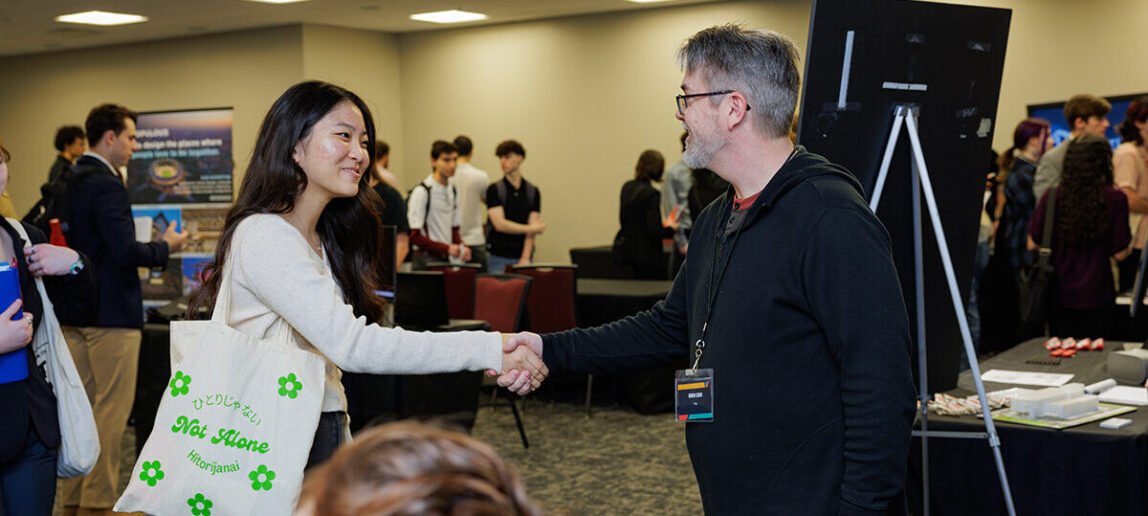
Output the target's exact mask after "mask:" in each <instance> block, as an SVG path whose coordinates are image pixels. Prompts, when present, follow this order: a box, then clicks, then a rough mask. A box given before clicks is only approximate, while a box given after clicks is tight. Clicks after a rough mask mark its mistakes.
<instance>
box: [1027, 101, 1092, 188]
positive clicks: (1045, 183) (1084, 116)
mask: <svg viewBox="0 0 1148 516" xmlns="http://www.w3.org/2000/svg"><path fill="white" fill-rule="evenodd" d="M1111 110H1112V104H1110V103H1108V101H1107V100H1104V99H1103V98H1100V97H1097V96H1096V95H1089V94H1087V93H1081V94H1079V95H1073V96H1072V98H1070V99H1068V101H1067V102H1065V103H1064V120H1065V121H1066V122H1068V127H1069V128H1070V131H1071V132H1070V133H1069V135H1068V138H1067V139H1066V140H1064V141H1063V142H1061V143H1060V145H1057V146H1056V147H1053V148H1052V149H1049V150H1048V151H1047V152H1045V153H1044V156H1041V158H1040V164H1039V165H1037V167H1036V175H1035V176H1034V177H1033V183H1032V195H1033V196H1034V197H1035V198H1037V199H1040V198H1041V197H1042V196H1044V192H1047V191H1048V189H1049V187H1052V186H1056V185H1057V184H1058V183H1060V170H1061V167H1062V166H1063V164H1064V152H1065V151H1066V150H1067V149H1068V140H1071V139H1072V138H1075V137H1077V136H1080V135H1082V134H1095V135H1097V136H1104V132H1105V131H1106V130H1107V129H1108V125H1109V123H1108V118H1107V117H1108V112H1109V111H1111Z"/></svg>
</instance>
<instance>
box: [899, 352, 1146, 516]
mask: <svg viewBox="0 0 1148 516" xmlns="http://www.w3.org/2000/svg"><path fill="white" fill-rule="evenodd" d="M1043 343H1044V339H1043V338H1038V339H1032V340H1028V341H1025V342H1023V343H1021V344H1019V345H1017V346H1015V347H1013V348H1012V349H1009V350H1007V351H1004V352H1002V353H1000V354H999V355H997V356H994V357H992V358H990V359H988V360H985V361H983V362H981V364H980V367H981V372H982V373H984V372H986V371H988V370H991V369H1007V370H1019V371H1031V372H1041V373H1071V374H1073V375H1074V376H1073V378H1072V380H1071V382H1073V383H1084V384H1085V385H1088V384H1090V383H1094V382H1098V381H1100V380H1104V379H1106V378H1109V377H1110V375H1109V374H1108V372H1107V367H1106V364H1107V360H1108V354H1109V353H1111V352H1113V351H1120V350H1122V349H1123V347H1122V343H1121V342H1108V343H1106V345H1105V349H1104V350H1103V351H1080V352H1077V354H1076V355H1075V356H1074V357H1072V358H1066V359H1061V361H1060V364H1059V365H1036V364H1029V363H1026V361H1027V360H1029V359H1033V358H1048V357H1049V353H1048V351H1047V350H1045V349H1044V347H1043ZM957 385H958V388H957V389H954V390H952V391H949V392H948V394H951V395H954V396H961V397H963V396H967V395H970V394H975V392H976V391H975V390H974V389H975V386H974V384H973V380H972V375H971V374H970V372H969V371H965V372H963V373H961V376H960V378H959V379H958V383H957ZM1010 387H1024V388H1030V389H1032V388H1036V389H1039V388H1040V387H1032V386H1025V385H1019V386H1018V385H1007V384H1000V383H993V382H985V391H986V392H992V391H996V390H1002V389H1007V388H1010ZM1119 417H1122V418H1127V419H1131V420H1132V424H1131V425H1130V426H1127V427H1124V428H1122V429H1119V430H1109V429H1104V428H1100V422H1099V421H1097V422H1093V423H1088V424H1085V425H1081V426H1076V427H1072V428H1066V429H1064V430H1053V429H1047V428H1038V427H1033V426H1025V425H1018V424H1013V423H1007V422H1001V421H997V422H996V428H997V435H998V436H999V437H1000V440H1001V454H1002V456H1003V458H1004V465H1005V472H1006V474H1007V475H1008V479H1009V483H1010V485H1011V487H1012V496H1013V501H1014V504H1015V506H1016V510H1017V514H1018V515H1037V514H1039V515H1061V514H1063V515H1073V516H1088V515H1112V514H1138V515H1139V514H1148V489H1146V488H1145V486H1148V410H1144V409H1143V408H1138V409H1137V410H1136V411H1134V412H1130V413H1127V414H1123V415H1121V416H1119ZM916 427H917V428H918V429H919V428H920V420H919V419H918V421H917V425H916ZM929 430H942V431H952V430H961V431H980V432H983V431H984V423H983V422H982V421H981V420H980V419H979V418H977V417H974V416H961V417H948V416H939V415H934V414H930V415H929ZM920 470H921V443H920V439H919V438H916V437H915V438H914V439H913V448H912V450H911V454H910V470H909V479H908V481H907V486H906V488H907V491H908V493H909V499H910V507H913V508H914V509H915V510H914V513H916V514H921V511H920V507H921V477H920ZM929 478H930V484H931V486H932V489H931V490H930V498H931V503H930V505H931V506H932V514H934V515H937V516H944V515H968V514H976V515H978V516H989V515H995V514H1005V513H1006V512H1005V505H1004V497H1003V495H1002V493H1001V486H1000V481H999V480H998V477H997V471H996V465H995V463H994V460H993V455H992V450H991V449H990V448H989V446H988V443H987V442H986V441H985V440H983V439H942V438H935V437H934V438H930V439H929Z"/></svg>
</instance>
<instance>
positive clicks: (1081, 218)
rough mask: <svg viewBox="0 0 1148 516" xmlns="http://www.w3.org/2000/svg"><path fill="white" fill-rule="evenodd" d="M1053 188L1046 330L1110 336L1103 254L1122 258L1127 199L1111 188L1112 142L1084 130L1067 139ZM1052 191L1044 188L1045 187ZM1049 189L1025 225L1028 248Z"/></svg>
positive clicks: (1109, 285)
mask: <svg viewBox="0 0 1148 516" xmlns="http://www.w3.org/2000/svg"><path fill="white" fill-rule="evenodd" d="M1054 188H1056V200H1055V201H1054V202H1055V207H1054V210H1053V211H1054V213H1055V215H1054V217H1055V218H1054V220H1053V229H1052V243H1051V246H1050V247H1051V248H1052V263H1053V265H1054V267H1055V268H1056V280H1057V284H1056V287H1057V289H1056V290H1057V292H1056V299H1055V302H1054V303H1053V306H1052V310H1051V312H1050V315H1049V318H1048V319H1049V331H1050V332H1051V333H1052V335H1054V336H1058V337H1075V338H1078V339H1079V338H1085V337H1088V338H1096V337H1111V333H1112V326H1113V316H1114V315H1115V312H1114V306H1115V302H1116V288H1115V286H1114V283H1113V278H1112V266H1111V265H1110V262H1109V257H1112V258H1115V259H1116V260H1118V261H1119V260H1123V259H1125V258H1127V257H1128V243H1129V242H1130V241H1131V240H1132V235H1131V233H1130V232H1129V230H1128V200H1127V199H1126V198H1125V197H1124V194H1123V193H1121V192H1120V190H1117V189H1116V188H1113V187H1112V147H1111V145H1109V143H1108V140H1106V139H1104V138H1103V137H1101V136H1096V135H1093V134H1086V135H1082V136H1078V137H1077V138H1076V139H1074V140H1072V141H1071V142H1070V143H1069V146H1068V149H1067V151H1066V152H1065V155H1064V171H1063V172H1062V175H1061V179H1060V185H1059V186H1058V187H1054ZM1051 191H1052V190H1051V189H1050V192H1051ZM1048 199H1049V193H1048V192H1046V193H1045V194H1044V196H1043V197H1041V199H1040V202H1039V203H1038V204H1037V206H1036V211H1034V212H1033V215H1032V221H1031V222H1029V225H1028V234H1029V240H1028V248H1029V250H1035V249H1038V248H1039V247H1040V246H1039V245H1038V242H1040V241H1041V240H1042V238H1043V235H1044V217H1045V212H1046V210H1047V205H1048Z"/></svg>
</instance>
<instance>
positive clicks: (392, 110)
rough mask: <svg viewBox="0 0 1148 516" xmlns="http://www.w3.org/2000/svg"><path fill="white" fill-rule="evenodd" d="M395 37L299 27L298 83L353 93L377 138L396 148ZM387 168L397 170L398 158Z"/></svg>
mask: <svg viewBox="0 0 1148 516" xmlns="http://www.w3.org/2000/svg"><path fill="white" fill-rule="evenodd" d="M399 76H400V73H399V44H398V36H395V35H393V34H384V33H380V32H372V31H365V30H353V29H342V28H338V27H327V26H322V25H304V26H303V77H302V78H303V79H318V80H323V81H328V82H332V83H335V84H338V85H341V86H345V87H347V88H349V89H350V90H351V91H354V92H355V93H356V94H358V95H359V96H360V97H362V98H363V100H364V101H365V102H366V103H367V106H368V107H370V108H371V114H372V115H374V118H375V131H376V133H377V137H378V138H381V139H383V140H386V141H387V142H388V143H390V145H391V147H393V148H396V149H401V148H402V143H403V132H402V128H403V119H402V109H401V100H400V97H399ZM392 154H393V156H392V157H391V165H390V167H391V168H393V169H399V170H401V169H402V166H403V155H402V153H396V152H392Z"/></svg>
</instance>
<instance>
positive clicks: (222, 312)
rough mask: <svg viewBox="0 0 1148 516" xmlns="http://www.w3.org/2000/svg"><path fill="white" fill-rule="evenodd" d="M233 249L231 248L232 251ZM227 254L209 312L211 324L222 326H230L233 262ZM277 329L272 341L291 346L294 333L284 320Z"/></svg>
mask: <svg viewBox="0 0 1148 516" xmlns="http://www.w3.org/2000/svg"><path fill="white" fill-rule="evenodd" d="M234 249H235V248H234V247H232V250H234ZM231 254H232V253H229V256H228V257H227V261H226V262H224V264H223V271H222V273H221V274H223V276H222V277H221V278H219V292H217V293H216V294H215V307H214V308H213V309H212V310H211V322H214V323H218V324H222V325H224V326H229V327H230V326H231V321H230V320H229V316H230V314H231V283H232V281H233V280H234V278H235V273H234V269H235V260H234V256H231ZM278 325H279V328H278V329H277V330H276V331H275V332H274V337H273V338H272V340H274V341H275V342H278V343H280V344H284V345H290V344H292V341H294V331H293V330H292V329H291V325H290V324H289V323H288V322H287V320H286V319H283V318H282V317H280V318H279V321H278Z"/></svg>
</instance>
